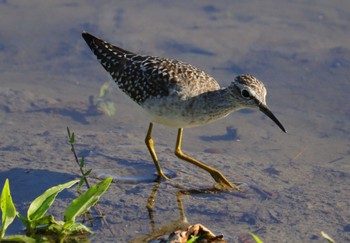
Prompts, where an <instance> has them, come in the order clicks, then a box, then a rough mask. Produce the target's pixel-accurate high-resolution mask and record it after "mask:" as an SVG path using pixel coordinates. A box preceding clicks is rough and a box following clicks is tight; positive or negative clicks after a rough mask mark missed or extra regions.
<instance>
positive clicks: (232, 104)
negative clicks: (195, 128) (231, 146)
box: [193, 88, 244, 123]
mask: <svg viewBox="0 0 350 243" xmlns="http://www.w3.org/2000/svg"><path fill="white" fill-rule="evenodd" d="M193 106H194V107H195V109H193V112H194V113H195V114H194V115H195V116H197V117H208V121H207V123H209V122H212V121H215V120H218V119H220V118H223V117H225V116H227V115H228V114H230V113H231V112H233V111H235V110H239V109H242V108H244V107H243V106H242V105H241V103H240V102H239V100H238V99H235V98H234V97H233V96H232V95H231V93H230V91H229V90H228V89H227V88H225V89H219V90H215V91H209V92H207V93H204V94H201V95H200V97H197V98H196V99H195V100H194V101H193ZM208 114H210V115H209V116H208Z"/></svg>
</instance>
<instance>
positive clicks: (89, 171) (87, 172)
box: [84, 169, 92, 177]
mask: <svg viewBox="0 0 350 243" xmlns="http://www.w3.org/2000/svg"><path fill="white" fill-rule="evenodd" d="M91 171H92V169H90V170H88V171H86V172H85V173H84V177H87V176H88V175H90V173H91Z"/></svg>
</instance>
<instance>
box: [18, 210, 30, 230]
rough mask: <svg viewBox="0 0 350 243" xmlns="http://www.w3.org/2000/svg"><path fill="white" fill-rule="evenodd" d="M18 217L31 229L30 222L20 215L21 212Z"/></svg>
mask: <svg viewBox="0 0 350 243" xmlns="http://www.w3.org/2000/svg"><path fill="white" fill-rule="evenodd" d="M17 217H18V218H19V219H20V220H21V221H22V223H23V224H24V225H25V226H26V227H27V228H29V227H30V222H29V220H28V219H27V218H26V217H25V216H23V215H22V214H20V213H19V212H17Z"/></svg>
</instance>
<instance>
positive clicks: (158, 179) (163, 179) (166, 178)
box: [156, 171, 170, 181]
mask: <svg viewBox="0 0 350 243" xmlns="http://www.w3.org/2000/svg"><path fill="white" fill-rule="evenodd" d="M169 179H170V178H169V177H167V176H166V175H165V174H164V172H163V171H161V172H159V173H158V176H157V180H156V181H166V180H169Z"/></svg>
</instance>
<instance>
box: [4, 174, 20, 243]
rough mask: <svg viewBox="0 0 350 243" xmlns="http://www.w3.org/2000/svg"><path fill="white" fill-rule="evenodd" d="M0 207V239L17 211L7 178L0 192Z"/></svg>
mask: <svg viewBox="0 0 350 243" xmlns="http://www.w3.org/2000/svg"><path fill="white" fill-rule="evenodd" d="M0 208H1V212H2V220H1V222H2V224H1V225H2V226H1V229H0V239H1V238H3V237H4V236H5V231H6V229H7V227H8V226H9V225H10V224H11V223H12V222H13V220H14V219H15V217H16V214H17V211H16V208H15V205H14V204H13V201H12V197H11V191H10V184H9V180H8V179H6V181H5V184H4V187H3V188H2V192H1V200H0Z"/></svg>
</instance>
